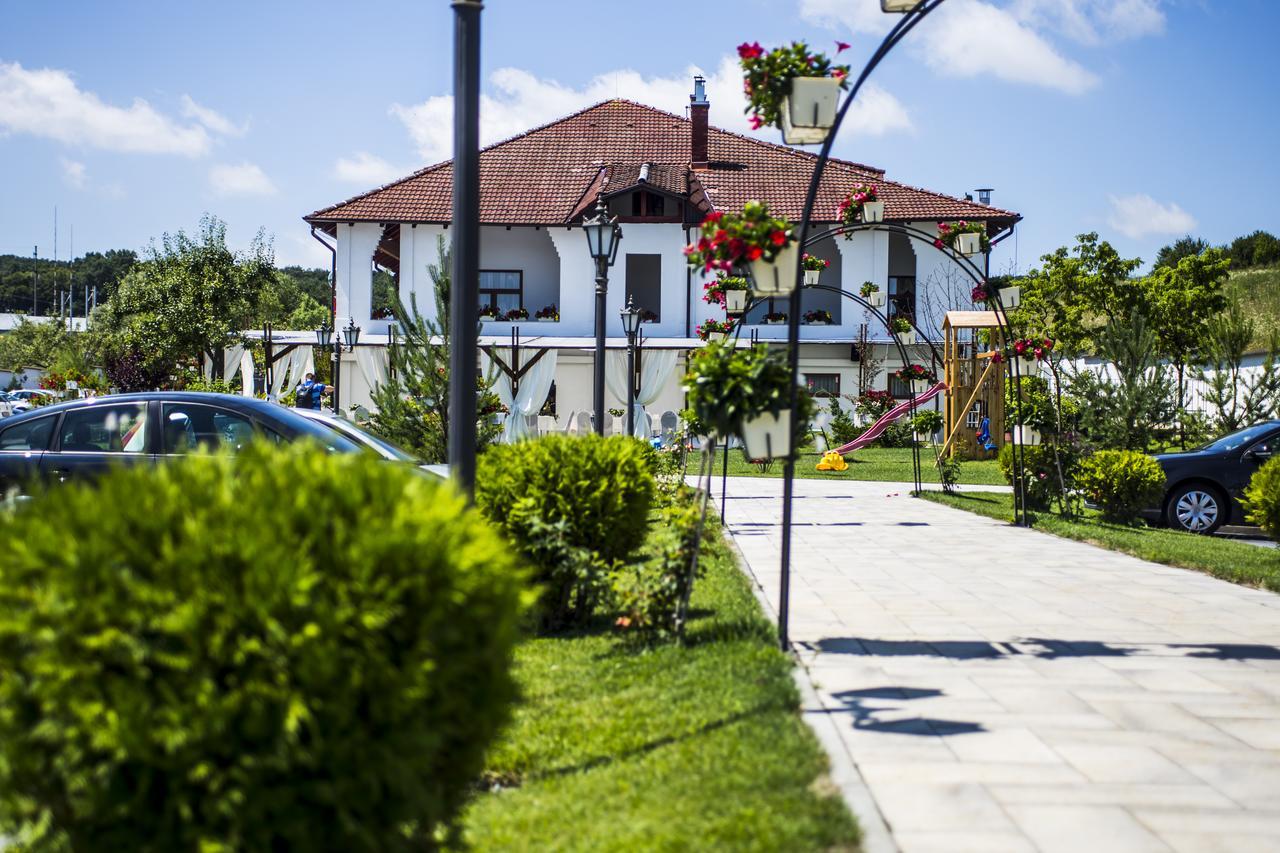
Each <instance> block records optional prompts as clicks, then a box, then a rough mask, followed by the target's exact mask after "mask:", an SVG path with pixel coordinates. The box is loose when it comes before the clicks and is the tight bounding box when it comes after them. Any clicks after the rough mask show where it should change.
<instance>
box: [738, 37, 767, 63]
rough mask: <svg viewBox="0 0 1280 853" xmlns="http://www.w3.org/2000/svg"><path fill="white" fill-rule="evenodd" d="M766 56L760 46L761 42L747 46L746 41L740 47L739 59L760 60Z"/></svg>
mask: <svg viewBox="0 0 1280 853" xmlns="http://www.w3.org/2000/svg"><path fill="white" fill-rule="evenodd" d="M761 56H764V48H763V47H761V46H760V42H755V43H753V44H747V43H746V42H745V41H744V42H743V43H742V44H740V45H738V58H739V59H759V58H760V57H761Z"/></svg>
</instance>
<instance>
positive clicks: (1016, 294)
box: [999, 287, 1022, 309]
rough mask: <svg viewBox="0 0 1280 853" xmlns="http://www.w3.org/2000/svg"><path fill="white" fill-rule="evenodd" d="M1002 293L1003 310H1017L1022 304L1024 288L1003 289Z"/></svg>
mask: <svg viewBox="0 0 1280 853" xmlns="http://www.w3.org/2000/svg"><path fill="white" fill-rule="evenodd" d="M999 293H1000V307H1001V308H1005V309H1008V308H1017V307H1018V306H1019V305H1021V304H1022V288H1021V287H1002V288H1000V290H999Z"/></svg>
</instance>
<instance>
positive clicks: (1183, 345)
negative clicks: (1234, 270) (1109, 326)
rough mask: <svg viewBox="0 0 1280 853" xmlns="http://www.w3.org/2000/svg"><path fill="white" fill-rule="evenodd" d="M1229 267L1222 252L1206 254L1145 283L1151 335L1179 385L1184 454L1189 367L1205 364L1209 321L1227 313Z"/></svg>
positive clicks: (1158, 273) (1167, 268)
mask: <svg viewBox="0 0 1280 853" xmlns="http://www.w3.org/2000/svg"><path fill="white" fill-rule="evenodd" d="M1179 242H1182V241H1179ZM1175 245H1176V244H1175ZM1230 266H1231V262H1230V261H1229V260H1227V259H1226V257H1225V256H1224V254H1223V252H1222V250H1221V249H1210V248H1205V249H1203V250H1202V251H1201V252H1199V253H1196V254H1194V255H1185V256H1183V257H1182V258H1181V259H1180V260H1178V261H1177V263H1176V264H1173V265H1165V266H1158V267H1157V268H1156V269H1155V271H1154V272H1153V273H1152V275H1151V276H1149V277H1148V278H1147V279H1145V280H1144V284H1145V285H1146V289H1147V293H1146V297H1145V300H1144V301H1145V302H1146V310H1147V311H1148V312H1149V314H1148V317H1149V322H1150V326H1151V330H1152V331H1153V332H1154V333H1155V336H1156V342H1157V344H1158V345H1159V350H1160V353H1161V355H1163V356H1164V357H1165V358H1167V359H1168V360H1169V363H1170V364H1172V365H1173V370H1174V374H1175V375H1176V376H1177V379H1178V388H1177V397H1176V400H1177V407H1178V413H1179V417H1178V422H1179V428H1178V434H1179V436H1180V438H1181V440H1182V446H1183V447H1184V448H1185V447H1186V438H1187V437H1186V430H1185V428H1184V426H1185V425H1184V424H1183V423H1182V422H1183V420H1184V418H1183V417H1182V412H1183V410H1184V408H1185V405H1186V386H1187V382H1186V380H1187V365H1188V364H1194V363H1196V362H1198V361H1199V360H1200V359H1201V358H1203V356H1204V351H1205V347H1206V345H1207V343H1208V339H1209V329H1210V325H1209V324H1210V321H1211V320H1212V319H1213V318H1214V317H1217V316H1218V315H1219V314H1220V313H1221V312H1222V310H1223V308H1225V307H1226V304H1227V297H1226V294H1225V292H1224V291H1223V285H1224V284H1225V283H1226V281H1227V277H1228V269H1229V268H1230Z"/></svg>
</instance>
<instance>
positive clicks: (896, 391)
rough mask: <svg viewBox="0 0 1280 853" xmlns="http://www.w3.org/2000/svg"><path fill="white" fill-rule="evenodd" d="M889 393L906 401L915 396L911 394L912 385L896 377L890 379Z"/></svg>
mask: <svg viewBox="0 0 1280 853" xmlns="http://www.w3.org/2000/svg"><path fill="white" fill-rule="evenodd" d="M889 393H890V394H891V395H893V396H894V397H896V398H898V399H906V398H907V397H911V396H913V394H912V393H911V383H910V382H903V381H902V380H901V379H899V378H898V377H896V376H890V377H889Z"/></svg>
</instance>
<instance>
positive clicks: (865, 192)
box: [836, 184, 884, 240]
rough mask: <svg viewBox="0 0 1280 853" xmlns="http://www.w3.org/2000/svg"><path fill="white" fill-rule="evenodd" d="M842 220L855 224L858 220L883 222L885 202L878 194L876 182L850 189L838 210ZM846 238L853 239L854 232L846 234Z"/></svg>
mask: <svg viewBox="0 0 1280 853" xmlns="http://www.w3.org/2000/svg"><path fill="white" fill-rule="evenodd" d="M836 214H837V215H838V216H839V217H840V222H841V223H842V224H844V225H855V224H857V223H858V222H883V221H884V202H883V201H880V199H879V197H878V196H877V195H876V187H875V184H860V185H859V186H856V187H854V188H853V189H852V190H850V191H849V194H848V195H846V196H845V197H844V199H843V200H842V201H841V202H840V207H839V208H838V209H837V210H836ZM844 238H845V239H846V240H852V239H853V235H852V234H845V235H844Z"/></svg>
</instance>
